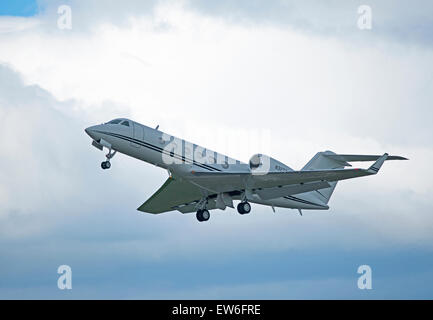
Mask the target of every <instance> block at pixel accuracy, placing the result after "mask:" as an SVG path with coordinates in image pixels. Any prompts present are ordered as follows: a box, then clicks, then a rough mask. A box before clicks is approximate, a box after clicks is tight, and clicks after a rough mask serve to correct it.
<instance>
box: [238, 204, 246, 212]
mask: <svg viewBox="0 0 433 320" xmlns="http://www.w3.org/2000/svg"><path fill="white" fill-rule="evenodd" d="M237 209H238V212H239V213H240V214H244V213H245V212H244V206H243V205H242V202H239V203H238V206H237Z"/></svg>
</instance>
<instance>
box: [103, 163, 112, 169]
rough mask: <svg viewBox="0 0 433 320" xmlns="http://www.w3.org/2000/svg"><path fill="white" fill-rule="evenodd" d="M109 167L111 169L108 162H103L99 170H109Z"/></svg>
mask: <svg viewBox="0 0 433 320" xmlns="http://www.w3.org/2000/svg"><path fill="white" fill-rule="evenodd" d="M110 167H111V163H110V161H103V162H102V163H101V168H102V169H104V170H105V169H110Z"/></svg>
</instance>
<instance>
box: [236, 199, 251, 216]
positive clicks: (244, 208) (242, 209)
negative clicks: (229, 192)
mask: <svg viewBox="0 0 433 320" xmlns="http://www.w3.org/2000/svg"><path fill="white" fill-rule="evenodd" d="M237 209H238V212H239V213H240V214H247V213H250V211H251V205H250V204H249V203H248V202H247V201H242V202H239V204H238V207H237Z"/></svg>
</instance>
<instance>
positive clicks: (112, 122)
mask: <svg viewBox="0 0 433 320" xmlns="http://www.w3.org/2000/svg"><path fill="white" fill-rule="evenodd" d="M120 121H122V119H114V120H111V121H110V122H108V123H110V124H119V123H120Z"/></svg>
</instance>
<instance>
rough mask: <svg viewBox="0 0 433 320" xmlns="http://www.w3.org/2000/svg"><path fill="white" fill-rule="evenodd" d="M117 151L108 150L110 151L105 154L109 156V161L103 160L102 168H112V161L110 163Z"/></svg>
mask: <svg viewBox="0 0 433 320" xmlns="http://www.w3.org/2000/svg"><path fill="white" fill-rule="evenodd" d="M116 152H117V151H114V152H111V149H110V150H109V151H108V153H107V154H106V155H105V157H106V158H107V161H102V162H101V168H102V169H104V170H106V169H110V168H111V163H110V159H111V158H113V157H114V155H115V154H116Z"/></svg>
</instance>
